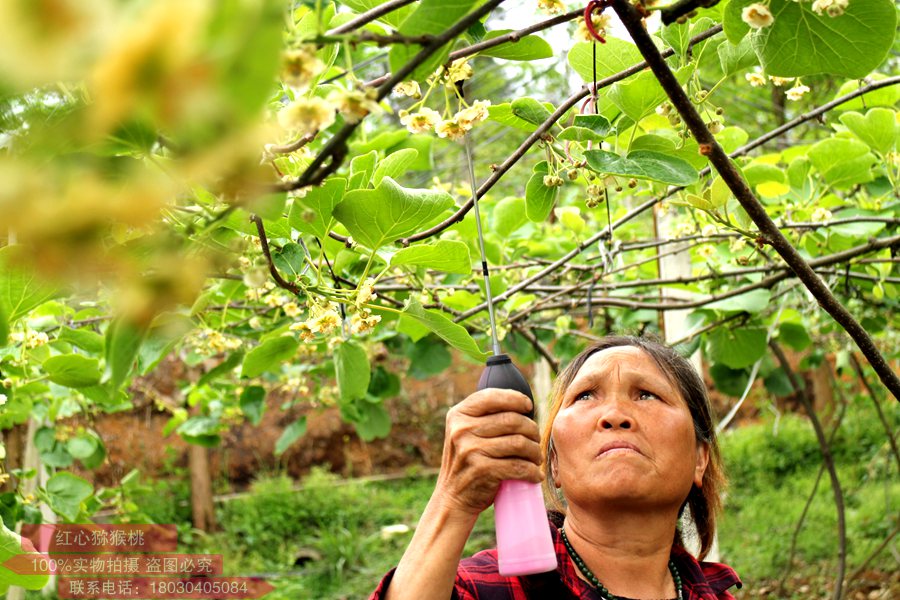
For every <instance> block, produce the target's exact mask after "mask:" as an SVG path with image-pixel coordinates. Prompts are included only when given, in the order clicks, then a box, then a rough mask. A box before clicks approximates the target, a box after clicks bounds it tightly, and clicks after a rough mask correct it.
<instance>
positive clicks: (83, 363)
mask: <svg viewBox="0 0 900 600" xmlns="http://www.w3.org/2000/svg"><path fill="white" fill-rule="evenodd" d="M43 369H44V372H45V373H46V374H47V379H49V380H50V381H52V382H53V383H57V384H59V385H64V386H66V387H70V388H82V387H89V386H92V385H97V384H98V383H100V362H99V361H98V360H97V359H96V358H88V357H87V356H82V355H80V354H60V355H59V356H51V357H50V358H48V359H47V360H45V361H44V364H43Z"/></svg>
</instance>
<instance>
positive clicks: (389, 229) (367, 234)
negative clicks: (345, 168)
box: [334, 177, 454, 250]
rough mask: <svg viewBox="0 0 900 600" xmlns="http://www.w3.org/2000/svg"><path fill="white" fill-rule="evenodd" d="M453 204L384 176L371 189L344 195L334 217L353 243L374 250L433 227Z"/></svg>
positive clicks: (440, 195)
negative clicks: (348, 233) (345, 229)
mask: <svg viewBox="0 0 900 600" xmlns="http://www.w3.org/2000/svg"><path fill="white" fill-rule="evenodd" d="M453 204H454V203H453V198H451V197H450V195H449V194H447V193H446V192H443V191H438V192H436V191H432V190H414V189H408V188H405V187H402V186H400V185H399V184H398V183H397V182H395V181H394V180H393V179H391V178H390V177H385V178H384V179H382V180H381V183H380V184H379V185H378V187H376V188H375V189H374V190H354V191H351V192H348V193H347V195H346V196H345V197H344V200H343V202H341V203H340V204H338V205H337V206H336V207H335V209H334V216H335V218H336V219H337V220H338V221H340V222H341V223H343V224H344V226H345V227H346V228H347V230H348V231H349V232H350V235H352V236H353V239H354V240H356V241H357V242H359V243H361V244H362V245H364V246H366V247H367V248H370V249H372V250H376V249H378V248H380V247H381V246H383V245H385V244H386V243H389V242H394V241H396V240H399V239H401V238H404V237H406V236H409V235H412V234H413V233H415V232H417V231H419V230H421V229H424V228H426V227H428V226H430V225H434V224H435V223H436V222H437V221H438V220H439V219H440V217H441V215H442V214H443V213H444V211H446V210H447V209H449V208H450V207H452V206H453Z"/></svg>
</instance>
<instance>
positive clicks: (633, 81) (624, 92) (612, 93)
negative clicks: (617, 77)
mask: <svg viewBox="0 0 900 600" xmlns="http://www.w3.org/2000/svg"><path fill="white" fill-rule="evenodd" d="M609 99H610V100H612V102H613V104H615V105H616V106H617V107H619V110H621V111H622V112H623V113H625V114H626V115H628V117H629V118H631V120H632V121H635V122H637V121H640V120H641V119H643V118H644V117H646V116H647V115H649V114H650V113H652V112H653V111H654V110H655V109H656V107H657V106H659V105H660V104H661V103H662V102H663V101H664V100H665V99H666V93H665V91H664V90H663V89H662V86H661V85H659V82H658V81H657V80H656V76H655V75H654V74H653V73H651V72H649V71H644V72H641V73H638V74H637V75H632V76H631V77H629V78H628V79H626V80H625V81H619V82H617V83H615V84H614V85H613V86H612V88H610V90H609Z"/></svg>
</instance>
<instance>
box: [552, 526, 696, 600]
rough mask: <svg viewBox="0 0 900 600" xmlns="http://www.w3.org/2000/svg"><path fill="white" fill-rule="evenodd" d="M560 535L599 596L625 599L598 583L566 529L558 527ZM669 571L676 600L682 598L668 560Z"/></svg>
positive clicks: (615, 599) (607, 598) (679, 582)
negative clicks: (570, 539)
mask: <svg viewBox="0 0 900 600" xmlns="http://www.w3.org/2000/svg"><path fill="white" fill-rule="evenodd" d="M559 533H560V535H561V536H562V540H563V543H564V544H565V545H566V550H567V551H568V552H569V556H571V557H572V562H574V563H575V566H577V567H578V570H579V571H581V573H582V574H583V575H584V576H585V577H586V578H587V580H588V581H589V582H591V584H592V585H593V586H594V587H595V588H597V591H598V592H600V596H601V597H602V598H604V599H605V600H625V599H624V598H620V597H618V596H615V595H614V594H613V593H612V592H610V591H609V590H608V589H606V587H605V586H604V585H603V584H602V583H600V580H599V579H597V576H596V575H594V573H593V571H591V570H590V569H589V568H588V566H587V565H586V564H585V563H584V559H582V558H581V556H580V555H579V554H578V553H577V552H575V548H573V547H572V544H571V542H569V537H568V536H567V535H566V530H565V529H563V528H560V530H559ZM669 571H670V572H671V573H672V581H674V582H675V593H676V594H678V596H677V599H676V600H684V596H683V594H682V591H681V576H680V575H679V574H678V569H676V568H675V563H674V562H673V561H671V560H670V561H669Z"/></svg>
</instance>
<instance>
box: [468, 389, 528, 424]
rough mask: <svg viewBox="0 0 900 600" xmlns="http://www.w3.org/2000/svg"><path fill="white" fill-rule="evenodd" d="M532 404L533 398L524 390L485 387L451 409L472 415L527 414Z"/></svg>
mask: <svg viewBox="0 0 900 600" xmlns="http://www.w3.org/2000/svg"><path fill="white" fill-rule="evenodd" d="M532 404H533V403H532V402H531V398H529V397H528V396H526V395H525V394H523V393H522V392H517V391H515V390H503V389H499V388H485V389H483V390H478V391H477V392H475V393H474V394H471V395H470V396H468V397H467V398H466V399H465V400H463V401H462V402H460V403H459V404H457V405H456V406H454V407H453V409H451V410H453V411H456V412H458V413H460V414H464V415H469V416H472V417H478V416H481V415H490V414H494V413H501V412H517V413H522V414H526V413H528V412H530V411H531V408H532Z"/></svg>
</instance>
